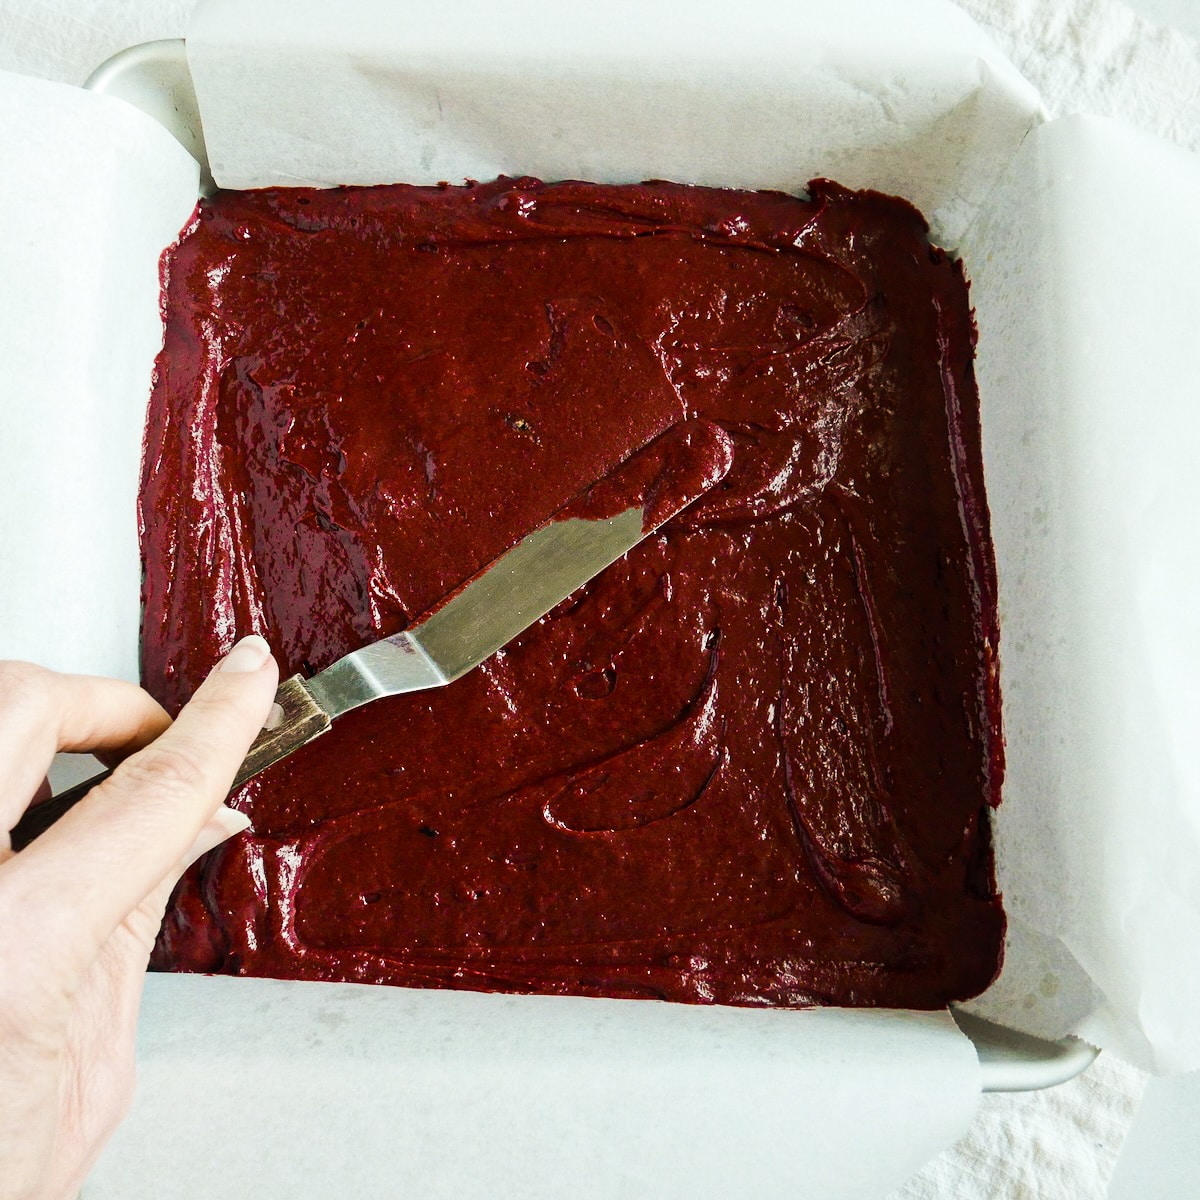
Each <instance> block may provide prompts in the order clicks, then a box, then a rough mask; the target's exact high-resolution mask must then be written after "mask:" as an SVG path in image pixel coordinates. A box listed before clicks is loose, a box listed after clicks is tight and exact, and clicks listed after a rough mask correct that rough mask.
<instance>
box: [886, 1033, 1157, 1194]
mask: <svg viewBox="0 0 1200 1200" xmlns="http://www.w3.org/2000/svg"><path fill="white" fill-rule="evenodd" d="M1148 1078H1149V1077H1148V1076H1146V1075H1144V1074H1143V1073H1142V1072H1141V1071H1139V1070H1138V1069H1137V1068H1136V1067H1130V1066H1127V1065H1126V1064H1125V1063H1123V1062H1121V1061H1120V1060H1119V1059H1115V1058H1113V1057H1111V1056H1110V1055H1101V1056H1100V1058H1098V1059H1097V1060H1096V1062H1095V1063H1094V1064H1093V1065H1092V1066H1091V1067H1090V1068H1089V1069H1088V1070H1087V1071H1086V1072H1084V1074H1083V1075H1081V1076H1079V1077H1078V1078H1077V1079H1072V1080H1071V1081H1070V1082H1069V1083H1064V1084H1061V1085H1060V1086H1059V1087H1056V1088H1048V1089H1047V1090H1046V1091H1043V1092H1015V1093H1013V1094H1011V1095H1003V1094H1000V1095H990V1096H984V1097H983V1099H982V1101H981V1102H980V1106H979V1111H978V1113H976V1116H975V1121H974V1123H973V1124H972V1126H971V1128H970V1130H969V1131H968V1132H967V1134H966V1136H964V1137H963V1138H962V1139H961V1140H960V1141H959V1142H957V1143H956V1144H955V1145H954V1146H952V1147H951V1148H950V1149H949V1150H947V1151H945V1152H944V1153H943V1154H940V1155H938V1157H937V1158H935V1159H934V1160H933V1161H932V1162H931V1163H929V1164H928V1165H927V1166H925V1167H924V1168H923V1169H922V1170H921V1171H920V1172H919V1173H918V1174H917V1175H916V1176H914V1178H912V1179H911V1180H909V1182H908V1183H907V1184H905V1185H904V1187H902V1188H900V1189H899V1190H897V1191H896V1192H893V1193H892V1195H891V1197H889V1200H1104V1197H1105V1196H1107V1194H1108V1181H1109V1179H1110V1178H1111V1177H1112V1173H1113V1168H1114V1167H1115V1166H1116V1162H1117V1156H1118V1154H1119V1153H1120V1150H1121V1145H1122V1143H1123V1142H1124V1141H1125V1135H1126V1134H1127V1133H1128V1132H1129V1126H1130V1123H1131V1122H1132V1121H1133V1115H1134V1113H1135V1112H1136V1111H1137V1106H1138V1104H1139V1103H1140V1101H1141V1098H1142V1092H1143V1091H1144V1089H1145V1086H1146V1080H1147V1079H1148Z"/></svg>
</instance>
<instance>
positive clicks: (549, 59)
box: [188, 0, 1038, 244]
mask: <svg viewBox="0 0 1200 1200" xmlns="http://www.w3.org/2000/svg"><path fill="white" fill-rule="evenodd" d="M188 58H189V61H190V63H191V67H192V74H193V77H194V79H195V83H196V91H197V95H198V97H199V99H200V106H201V110H202V112H203V115H204V127H205V131H206V137H207V141H208V144H209V154H210V159H211V163H212V170H213V175H214V177H215V178H216V180H217V182H218V183H219V184H221V185H222V186H224V187H235V188H238V187H261V186H266V185H269V184H281V185H289V184H290V185H296V184H336V183H393V182H396V181H398V180H403V181H406V182H409V183H437V182H438V181H439V180H448V181H449V182H452V183H461V182H462V180H463V179H464V178H472V179H490V178H493V177H495V176H496V175H498V174H508V175H514V174H523V173H528V174H532V175H537V176H540V177H541V178H543V179H564V178H580V179H589V180H600V181H603V182H605V183H623V182H637V181H640V180H642V179H648V178H661V179H672V180H676V181H678V182H683V183H689V182H690V183H705V184H712V185H715V186H727V187H749V188H779V189H782V190H784V191H791V192H799V191H801V190H802V189H803V188H804V186H805V185H806V184H807V182H808V181H809V179H811V178H813V177H814V176H817V175H827V176H829V177H831V178H834V179H837V180H838V181H839V182H840V183H843V184H846V185H848V186H852V187H872V188H877V189H880V190H882V191H889V192H895V193H897V194H899V195H902V196H905V197H907V198H908V199H910V200H912V201H913V202H914V203H915V204H917V205H918V207H920V209H921V210H922V211H923V212H924V213H925V214H926V215H927V216H929V217H930V218H931V219H932V221H933V223H934V225H935V228H936V229H937V233H938V236H939V238H941V239H942V241H943V242H946V243H949V244H953V243H954V242H955V241H956V240H957V239H958V237H959V235H960V234H961V233H962V231H963V229H964V227H965V225H966V223H967V221H968V220H969V218H970V217H971V215H972V214H973V213H974V212H975V210H976V208H977V206H978V204H979V202H980V201H981V200H982V198H983V197H984V196H985V195H986V194H987V192H988V190H989V189H990V187H991V186H992V184H993V183H994V182H995V179H996V177H997V175H998V174H999V171H1000V169H1001V168H1002V167H1003V165H1004V164H1005V162H1007V160H1008V158H1009V156H1010V155H1011V153H1012V150H1013V148H1014V146H1015V145H1016V143H1017V142H1018V141H1019V140H1020V138H1021V136H1022V135H1023V134H1024V133H1025V131H1026V130H1027V129H1028V128H1029V127H1030V124H1031V123H1032V121H1033V120H1034V119H1035V115H1036V113H1037V111H1038V100H1037V96H1036V94H1035V93H1034V91H1033V89H1032V88H1031V87H1030V85H1029V84H1028V83H1026V82H1025V80H1023V79H1022V78H1021V77H1020V76H1019V75H1018V74H1017V73H1016V71H1015V70H1014V69H1013V67H1012V66H1011V65H1010V64H1009V63H1008V62H1007V60H1005V59H1004V58H1003V56H1002V55H1000V53H999V52H998V51H997V50H996V49H995V47H994V46H993V45H992V44H991V43H990V42H989V41H988V40H987V38H985V37H984V35H983V34H982V33H981V32H980V31H979V29H978V27H977V26H975V25H974V24H973V23H972V22H971V21H970V20H969V19H968V18H967V17H966V16H965V15H964V14H963V13H962V12H961V10H959V9H957V8H955V7H954V6H953V5H951V4H947V3H942V2H941V0H906V2H905V3H904V4H902V5H897V4H881V3H878V2H873V0H842V2H840V3H838V4H836V5H826V4H819V3H814V2H813V0H801V2H800V3H792V4H787V5H781V4H779V3H777V2H776V0H742V2H741V3H739V4H738V5H737V6H736V11H733V10H730V8H729V6H728V4H727V3H725V2H724V0H656V2H655V3H653V4H645V3H642V2H641V0H610V2H607V3H605V4H603V5H600V4H594V5H592V4H563V3H561V2H559V0H506V2H505V3H503V4H497V3H494V2H492V0H445V2H443V3H438V4H433V5H425V4H393V3H387V2H386V0H373V2H372V0H367V2H359V3H355V4H353V5H347V6H340V7H339V8H338V9H337V11H336V13H335V12H334V11H333V10H332V9H331V8H330V6H329V5H328V4H326V3H324V0H260V2H259V3H256V4H253V5H246V4H244V3H242V0H206V2H205V3H202V4H201V5H200V6H199V8H198V9H197V11H196V13H195V14H194V16H193V19H192V23H191V25H190V27H189V29H188Z"/></svg>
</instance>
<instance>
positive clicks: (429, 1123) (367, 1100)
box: [86, 976, 979, 1200]
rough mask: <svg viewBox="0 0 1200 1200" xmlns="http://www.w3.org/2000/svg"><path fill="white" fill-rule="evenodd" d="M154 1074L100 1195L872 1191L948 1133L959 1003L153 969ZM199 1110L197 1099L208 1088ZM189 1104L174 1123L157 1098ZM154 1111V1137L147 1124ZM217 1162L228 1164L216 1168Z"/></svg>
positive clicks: (959, 1090) (958, 1087)
mask: <svg viewBox="0 0 1200 1200" xmlns="http://www.w3.org/2000/svg"><path fill="white" fill-rule="evenodd" d="M147 983H148V985H149V986H148V994H147V997H146V1001H145V1008H144V1012H143V1019H142V1026H141V1028H142V1035H141V1041H140V1045H139V1088H140V1092H139V1095H140V1096H145V1097H150V1096H153V1097H154V1108H153V1110H150V1109H148V1108H147V1109H142V1108H138V1109H135V1112H134V1114H133V1118H132V1120H131V1121H129V1122H127V1123H126V1125H125V1126H123V1127H122V1128H121V1129H120V1130H119V1131H118V1133H117V1135H116V1138H115V1140H114V1142H113V1144H112V1146H111V1148H110V1150H109V1151H108V1153H107V1154H106V1156H105V1158H104V1159H103V1160H102V1162H101V1164H100V1166H99V1168H98V1169H97V1171H96V1172H95V1174H94V1175H93V1177H92V1178H91V1179H90V1180H89V1183H88V1187H87V1192H86V1196H87V1200H143V1198H144V1200H159V1198H160V1196H161V1192H160V1190H159V1188H160V1186H161V1181H162V1180H163V1179H170V1180H171V1191H170V1195H171V1198H172V1200H193V1198H194V1200H208V1198H209V1197H211V1196H212V1195H213V1194H214V1186H216V1187H217V1189H218V1191H219V1190H220V1187H221V1186H222V1185H223V1182H230V1183H231V1185H232V1187H233V1188H234V1189H240V1190H237V1194H238V1195H263V1196H269V1197H294V1196H314V1197H315V1196H339V1197H340V1196H408V1195H413V1196H420V1197H422V1200H439V1198H445V1200H465V1198H467V1197H478V1198H480V1200H496V1198H500V1197H504V1198H511V1200H562V1198H563V1197H587V1198H588V1200H606V1198H608V1197H612V1198H616V1197H630V1196H645V1197H654V1198H655V1200H699V1198H704V1197H711V1198H713V1200H718V1198H719V1200H729V1198H731V1197H742V1196H745V1197H750V1196H754V1197H760V1196H761V1197H764V1198H769V1197H778V1198H780V1200H796V1198H797V1197H812V1198H813V1200H850V1198H855V1200H878V1197H880V1196H882V1195H884V1194H885V1193H886V1192H887V1190H888V1188H889V1186H894V1185H895V1184H896V1183H898V1182H899V1181H900V1180H901V1179H903V1178H904V1177H906V1176H907V1175H908V1174H910V1173H911V1172H912V1171H914V1170H916V1168H917V1167H918V1166H920V1164H921V1163H922V1162H924V1161H925V1159H926V1158H928V1157H929V1156H930V1155H932V1154H933V1153H934V1151H935V1149H937V1148H939V1147H941V1146H944V1145H948V1144H949V1143H950V1142H951V1141H953V1140H954V1139H955V1138H956V1137H957V1136H958V1135H959V1134H960V1133H961V1132H962V1129H963V1128H964V1127H965V1125H966V1123H967V1122H968V1121H969V1118H970V1115H971V1113H972V1112H973V1110H974V1107H975V1104H976V1102H977V1100H978V1086H979V1085H978V1063H977V1062H976V1061H975V1054H974V1051H973V1050H972V1048H971V1046H970V1044H969V1043H968V1042H966V1040H965V1039H964V1038H963V1037H962V1035H961V1034H959V1033H958V1032H957V1030H956V1029H955V1028H954V1026H953V1023H952V1022H951V1021H950V1018H949V1017H948V1016H947V1015H946V1014H945V1013H940V1014H939V1013H932V1014H928V1013H882V1014H880V1013H866V1012H848V1011H835V1010H825V1011H817V1012H784V1011H779V1010H775V1011H765V1010H758V1011H756V1010H747V1009H732V1008H704V1007H696V1006H692V1005H675V1004H671V1005H668V1004H661V1003H654V1002H652V1001H644V1000H627V1001H619V1000H585V999H579V998H572V997H561V996H483V995H477V994H473V993H470V992H432V991H410V990H405V989H398V988H379V987H362V986H354V985H342V984H297V983H277V982H274V981H271V980H259V979H223V978H202V977H187V976H151V977H150V978H149V979H148V981H147ZM218 1096H219V1097H220V1101H219V1102H216V1101H214V1102H210V1103H209V1102H206V1103H204V1107H203V1111H204V1113H205V1114H206V1120H205V1121H204V1123H203V1124H199V1123H197V1122H195V1121H188V1120H187V1118H186V1116H184V1115H185V1114H189V1113H192V1112H194V1111H195V1110H196V1105H197V1098H202V1097H213V1098H215V1097H218ZM164 1112H168V1113H171V1114H178V1115H180V1116H181V1118H182V1119H180V1120H176V1121H174V1122H173V1123H172V1124H171V1126H170V1128H169V1129H163V1128H162V1126H163V1120H162V1114H163V1113H164ZM155 1127H157V1128H158V1129H159V1130H160V1135H159V1136H158V1137H154V1136H149V1135H148V1134H149V1131H150V1130H152V1129H154V1128H155ZM214 1173H215V1174H214Z"/></svg>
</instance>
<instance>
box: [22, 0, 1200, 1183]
mask: <svg viewBox="0 0 1200 1200" xmlns="http://www.w3.org/2000/svg"><path fill="white" fill-rule="evenodd" d="M781 2H782V0H781ZM958 3H959V4H960V6H961V7H962V8H963V9H965V10H966V11H967V12H968V13H969V14H970V15H971V16H973V17H974V18H975V19H976V20H977V21H978V22H979V23H980V24H981V25H982V26H983V27H984V28H985V29H987V30H988V31H989V32H990V33H991V34H992V36H993V37H994V38H995V40H996V42H997V43H998V45H999V46H1000V47H1001V48H1002V49H1003V50H1004V51H1005V52H1006V53H1007V54H1008V55H1009V57H1010V58H1012V60H1013V62H1014V63H1015V64H1016V65H1017V67H1018V68H1020V70H1021V71H1022V72H1024V73H1025V74H1026V75H1027V76H1028V77H1029V79H1030V80H1031V81H1032V82H1033V83H1034V84H1035V85H1036V86H1037V87H1038V89H1039V90H1040V91H1041V93H1042V95H1043V97H1044V98H1045V101H1046V106H1047V109H1048V110H1049V112H1050V114H1051V115H1052V116H1064V115H1067V114H1069V113H1074V112H1093V113H1099V114H1102V115H1106V116H1116V117H1122V118H1124V119H1126V120H1129V121H1132V122H1133V123H1135V124H1137V125H1139V126H1141V127H1142V128H1144V129H1147V130H1149V131H1150V132H1153V133H1156V134H1159V135H1161V136H1163V137H1166V138H1169V139H1171V140H1173V141H1176V142H1178V143H1180V144H1181V145H1184V146H1189V147H1191V148H1192V149H1198V150H1200V43H1197V42H1196V41H1194V40H1191V39H1189V38H1188V37H1186V36H1184V35H1183V34H1182V33H1179V32H1177V31H1175V30H1171V29H1166V28H1163V27H1161V26H1158V25H1156V24H1154V23H1153V22H1151V21H1147V20H1145V19H1144V18H1141V17H1139V16H1138V15H1137V14H1135V13H1134V12H1133V11H1132V10H1131V9H1129V8H1126V7H1125V6H1124V5H1121V4H1117V3H1115V2H1113V0H958ZM191 7H192V0H0V68H4V69H8V70H14V71H23V72H26V73H29V74H34V75H42V76H44V77H46V78H50V79H58V80H63V81H66V82H70V83H82V82H83V80H84V79H86V78H87V76H88V75H89V74H90V72H91V71H92V69H93V68H94V67H96V66H97V65H98V64H99V63H100V62H102V61H103V60H104V59H105V58H106V57H108V56H109V55H110V54H112V53H115V52H116V51H117V50H119V49H121V48H123V47H125V46H128V45H132V44H135V43H137V42H141V41H148V40H152V39H154V38H167V37H181V36H182V35H183V30H184V25H185V21H186V17H187V14H188V12H189V11H190V9H191ZM1145 1079H1146V1077H1145V1076H1143V1075H1142V1074H1141V1073H1140V1072H1138V1071H1136V1070H1134V1069H1133V1068H1131V1067H1127V1066H1124V1065H1123V1064H1121V1063H1119V1062H1117V1061H1116V1060H1114V1059H1111V1058H1108V1057H1102V1058H1101V1059H1100V1060H1099V1061H1098V1062H1097V1063H1096V1065H1095V1066H1093V1067H1092V1068H1091V1070H1089V1071H1088V1072H1087V1073H1086V1074H1085V1075H1084V1076H1082V1077H1081V1078H1080V1079H1077V1080H1073V1081H1072V1082H1070V1083H1067V1084H1064V1085H1063V1086H1061V1087H1058V1088H1054V1089H1051V1090H1050V1091H1047V1092H1040V1093H1035V1094H1031V1095H1014V1096H985V1097H984V1098H983V1102H982V1105H981V1107H980V1110H979V1113H978V1115H977V1118H976V1120H975V1123H974V1125H973V1126H972V1129H971V1131H970V1133H969V1134H968V1135H967V1136H966V1137H965V1138H963V1140H962V1141H961V1142H959V1143H958V1144H957V1145H956V1146H955V1147H953V1148H952V1149H951V1150H949V1151H947V1152H946V1153H945V1154H943V1155H942V1156H940V1157H939V1158H938V1159H935V1160H934V1161H933V1162H932V1163H930V1164H929V1165H928V1166H927V1167H926V1168H925V1169H924V1170H923V1171H922V1172H921V1173H920V1174H919V1175H918V1176H917V1177H916V1178H914V1179H913V1180H911V1181H910V1182H909V1183H908V1184H907V1185H906V1186H905V1187H904V1188H902V1189H901V1190H900V1191H899V1192H897V1193H894V1196H893V1198H892V1200H1102V1198H1103V1197H1104V1196H1105V1194H1106V1192H1107V1187H1108V1179H1109V1177H1110V1176H1111V1173H1112V1169H1113V1165H1114V1163H1115V1161H1116V1157H1117V1153H1118V1151H1119V1149H1120V1145H1121V1142H1122V1141H1123V1140H1124V1136H1125V1132H1126V1130H1127V1129H1128V1126H1129V1122H1130V1121H1131V1119H1132V1116H1133V1113H1134V1111H1135V1109H1136V1107H1137V1104H1138V1102H1139V1100H1140V1097H1141V1094H1142V1091H1143V1089H1144V1087H1145Z"/></svg>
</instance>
